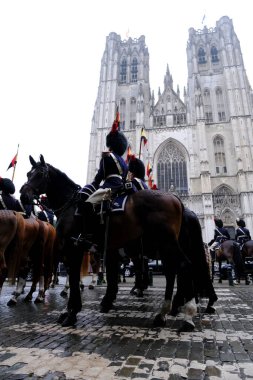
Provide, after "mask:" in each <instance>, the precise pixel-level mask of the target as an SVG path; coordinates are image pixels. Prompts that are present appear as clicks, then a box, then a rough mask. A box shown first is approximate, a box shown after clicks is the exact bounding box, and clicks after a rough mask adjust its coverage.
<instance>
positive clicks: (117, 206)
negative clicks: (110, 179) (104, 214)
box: [111, 194, 128, 212]
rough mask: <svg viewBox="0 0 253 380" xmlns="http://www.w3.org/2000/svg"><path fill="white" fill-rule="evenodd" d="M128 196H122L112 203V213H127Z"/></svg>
mask: <svg viewBox="0 0 253 380" xmlns="http://www.w3.org/2000/svg"><path fill="white" fill-rule="evenodd" d="M127 198H128V195H126V194H122V195H119V196H118V197H116V198H115V199H114V200H113V201H112V205H111V207H112V210H111V212H119V211H125V207H126V202H127Z"/></svg>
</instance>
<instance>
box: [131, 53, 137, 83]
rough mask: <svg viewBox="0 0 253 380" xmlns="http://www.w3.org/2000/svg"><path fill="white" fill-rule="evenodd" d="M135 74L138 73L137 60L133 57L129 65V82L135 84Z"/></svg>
mask: <svg viewBox="0 0 253 380" xmlns="http://www.w3.org/2000/svg"><path fill="white" fill-rule="evenodd" d="M137 73H138V61H137V58H136V57H134V58H133V60H132V63H131V82H133V83H135V82H137Z"/></svg>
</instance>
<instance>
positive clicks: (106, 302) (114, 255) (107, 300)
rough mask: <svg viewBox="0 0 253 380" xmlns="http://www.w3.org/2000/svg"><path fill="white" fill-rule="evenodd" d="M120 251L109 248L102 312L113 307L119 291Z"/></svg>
mask: <svg viewBox="0 0 253 380" xmlns="http://www.w3.org/2000/svg"><path fill="white" fill-rule="evenodd" d="M118 262H119V257H118V251H117V250H116V251H115V250H108V251H107V252H106V281H107V288H106V293H105V295H104V297H103V299H102V302H101V312H102V313H107V312H108V311H109V310H110V309H111V308H112V307H113V301H115V299H116V296H117V293H118V268H119V264H118Z"/></svg>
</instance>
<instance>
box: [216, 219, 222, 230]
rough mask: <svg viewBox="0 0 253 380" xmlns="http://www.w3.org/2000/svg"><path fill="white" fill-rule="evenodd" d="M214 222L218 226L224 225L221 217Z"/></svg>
mask: <svg viewBox="0 0 253 380" xmlns="http://www.w3.org/2000/svg"><path fill="white" fill-rule="evenodd" d="M214 223H215V225H216V226H217V227H218V228H221V227H223V221H222V220H221V219H214Z"/></svg>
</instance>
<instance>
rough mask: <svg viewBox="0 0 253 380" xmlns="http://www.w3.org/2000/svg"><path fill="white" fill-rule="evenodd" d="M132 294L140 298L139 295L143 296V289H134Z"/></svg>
mask: <svg viewBox="0 0 253 380" xmlns="http://www.w3.org/2000/svg"><path fill="white" fill-rule="evenodd" d="M134 295H135V296H136V297H139V298H141V297H143V291H142V290H141V289H136V290H135V291H134Z"/></svg>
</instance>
